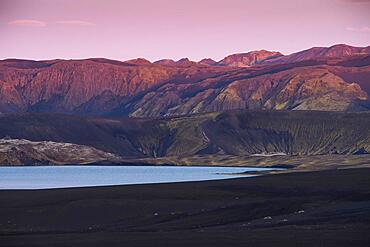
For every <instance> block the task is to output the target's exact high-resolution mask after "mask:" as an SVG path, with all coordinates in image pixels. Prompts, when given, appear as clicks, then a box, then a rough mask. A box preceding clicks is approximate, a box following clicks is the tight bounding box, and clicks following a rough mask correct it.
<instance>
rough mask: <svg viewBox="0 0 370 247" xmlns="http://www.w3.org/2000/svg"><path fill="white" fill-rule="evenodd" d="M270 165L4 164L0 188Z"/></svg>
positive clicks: (202, 176)
mask: <svg viewBox="0 0 370 247" xmlns="http://www.w3.org/2000/svg"><path fill="white" fill-rule="evenodd" d="M261 170H268V169H267V168H248V167H181V166H34V167H0V189H47V188H68V187H84V186H102V185H123V184H147V183H165V182H184V181H202V180H214V179H228V178H235V177H236V176H237V175H226V174H219V173H240V172H245V171H261Z"/></svg>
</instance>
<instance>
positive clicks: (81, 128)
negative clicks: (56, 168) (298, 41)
mask: <svg viewBox="0 0 370 247" xmlns="http://www.w3.org/2000/svg"><path fill="white" fill-rule="evenodd" d="M368 126H370V114H368V113H336V112H314V111H312V112H306V111H291V112H288V111H271V112H270V111H259V112H248V111H230V112H224V113H209V114H199V115H192V116H183V117H171V118H165V119H129V118H115V119H111V118H80V117H76V116H68V115H58V114H10V115H8V114H5V115H2V116H0V137H6V136H8V137H11V138H14V139H28V140H30V141H53V142H64V143H75V144H79V145H85V146H91V147H94V148H96V149H99V150H102V151H105V152H110V153H115V154H117V155H120V156H123V157H125V158H145V157H165V156H180V157H188V156H192V155H200V154H207V155H210V154H226V155H237V156H240V155H252V154H273V153H285V154H287V155H318V154H357V153H358V154H361V153H370V129H369V128H368ZM20 129H22V131H19V130H20Z"/></svg>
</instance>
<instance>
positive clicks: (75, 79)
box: [0, 45, 370, 117]
mask: <svg viewBox="0 0 370 247" xmlns="http://www.w3.org/2000/svg"><path fill="white" fill-rule="evenodd" d="M369 98H370V47H352V46H348V45H335V46H332V47H315V48H311V49H308V50H304V51H300V52H297V53H293V54H290V55H282V54H281V53H279V52H270V51H266V50H260V51H252V52H247V53H240V54H233V55H230V56H227V57H225V58H224V59H222V60H220V61H218V62H216V61H213V60H212V59H203V60H201V61H199V62H194V61H190V60H189V59H186V58H184V59H181V60H179V61H173V60H170V59H164V60H160V61H156V62H153V63H152V62H150V61H148V60H145V59H143V58H138V59H133V60H128V61H123V62H122V61H116V60H109V59H104V58H90V59H82V60H62V59H55V60H45V61H33V60H20V59H5V60H1V61H0V112H1V113H12V112H13V113H15V112H51V113H53V112H57V113H67V114H77V115H103V116H131V117H162V116H177V115H186V114H192V113H206V112H214V111H224V110H232V109H249V110H323V111H366V110H369V109H370V103H369V102H370V101H369Z"/></svg>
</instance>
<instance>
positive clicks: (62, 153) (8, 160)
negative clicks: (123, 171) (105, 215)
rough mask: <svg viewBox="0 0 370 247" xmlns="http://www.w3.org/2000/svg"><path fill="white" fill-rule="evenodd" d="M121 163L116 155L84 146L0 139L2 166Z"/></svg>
mask: <svg viewBox="0 0 370 247" xmlns="http://www.w3.org/2000/svg"><path fill="white" fill-rule="evenodd" d="M121 161H122V159H121V158H119V156H117V155H114V154H111V153H108V152H104V151H101V150H98V149H96V148H92V147H88V146H84V145H76V144H72V143H61V142H52V141H39V142H34V141H29V140H25V139H8V138H5V139H0V164H4V165H8V164H11V165H51V164H58V165H65V164H91V163H99V164H114V163H119V162H121Z"/></svg>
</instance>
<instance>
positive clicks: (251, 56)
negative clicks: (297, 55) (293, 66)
mask: <svg viewBox="0 0 370 247" xmlns="http://www.w3.org/2000/svg"><path fill="white" fill-rule="evenodd" d="M282 55H283V54H281V53H280V52H273V51H266V50H260V51H251V52H248V53H238V54H233V55H230V56H227V57H225V58H224V59H222V60H221V61H219V62H218V63H217V65H221V66H234V67H249V66H253V65H255V64H258V63H261V62H263V61H264V60H267V59H272V58H276V57H281V56H282Z"/></svg>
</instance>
